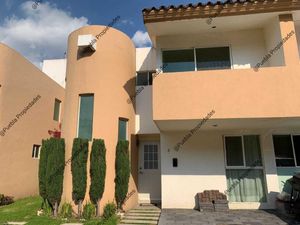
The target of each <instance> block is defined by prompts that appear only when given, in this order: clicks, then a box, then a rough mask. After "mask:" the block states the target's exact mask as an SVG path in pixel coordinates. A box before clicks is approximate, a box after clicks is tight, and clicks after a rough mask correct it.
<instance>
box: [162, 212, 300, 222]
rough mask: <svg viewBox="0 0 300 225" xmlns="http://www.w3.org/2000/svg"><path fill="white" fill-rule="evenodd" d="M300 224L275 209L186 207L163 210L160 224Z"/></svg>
mask: <svg viewBox="0 0 300 225" xmlns="http://www.w3.org/2000/svg"><path fill="white" fill-rule="evenodd" d="M194 224H195V225H196V224H199V225H201V224H203V225H204V224H208V225H300V220H298V221H297V220H296V219H295V217H294V216H284V215H279V214H277V213H276V211H273V210H268V211H264V210H230V211H229V212H199V211H196V210H188V209H187V210H186V209H164V210H162V213H161V216H160V220H159V223H158V225H194Z"/></svg>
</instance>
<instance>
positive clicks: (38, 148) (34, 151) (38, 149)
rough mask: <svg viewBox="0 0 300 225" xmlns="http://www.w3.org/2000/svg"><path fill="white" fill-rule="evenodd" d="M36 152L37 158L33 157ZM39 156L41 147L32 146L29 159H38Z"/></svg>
mask: <svg viewBox="0 0 300 225" xmlns="http://www.w3.org/2000/svg"><path fill="white" fill-rule="evenodd" d="M36 147H37V148H36ZM36 151H38V157H35V155H36ZM40 155H41V145H37V144H34V145H33V146H32V151H31V158H32V159H40Z"/></svg>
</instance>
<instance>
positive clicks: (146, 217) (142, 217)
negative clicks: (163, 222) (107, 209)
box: [124, 216, 159, 220]
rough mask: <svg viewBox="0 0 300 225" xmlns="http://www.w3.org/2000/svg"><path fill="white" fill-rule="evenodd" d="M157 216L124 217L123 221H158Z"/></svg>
mask: <svg viewBox="0 0 300 225" xmlns="http://www.w3.org/2000/svg"><path fill="white" fill-rule="evenodd" d="M158 218H159V216H151V217H150V216H125V217H124V219H129V220H158Z"/></svg>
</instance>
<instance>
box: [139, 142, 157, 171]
mask: <svg viewBox="0 0 300 225" xmlns="http://www.w3.org/2000/svg"><path fill="white" fill-rule="evenodd" d="M146 145H148V146H150V145H153V146H157V149H156V150H157V159H156V160H155V159H154V152H153V159H152V160H151V161H152V162H153V168H145V162H146V161H147V162H148V163H149V162H150V159H147V160H146V159H145V146H146ZM148 150H149V149H148ZM153 150H154V149H153ZM148 154H149V152H148ZM154 162H156V163H157V168H154ZM148 165H149V164H148ZM143 169H144V170H147V171H155V170H159V169H160V157H159V144H158V143H154V142H144V143H143Z"/></svg>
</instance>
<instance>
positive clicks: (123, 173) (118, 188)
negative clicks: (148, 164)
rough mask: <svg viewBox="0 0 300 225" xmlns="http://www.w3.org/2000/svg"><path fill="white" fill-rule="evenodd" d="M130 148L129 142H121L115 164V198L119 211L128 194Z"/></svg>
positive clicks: (118, 145)
mask: <svg viewBox="0 0 300 225" xmlns="http://www.w3.org/2000/svg"><path fill="white" fill-rule="evenodd" d="M128 146H129V142H128V141H125V140H120V141H119V142H118V144H117V151H116V162H115V169H116V177H115V198H116V201H117V206H118V208H119V209H122V205H123V203H124V200H125V198H126V195H127V192H128V183H129V177H130V160H129V151H128Z"/></svg>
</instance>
